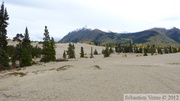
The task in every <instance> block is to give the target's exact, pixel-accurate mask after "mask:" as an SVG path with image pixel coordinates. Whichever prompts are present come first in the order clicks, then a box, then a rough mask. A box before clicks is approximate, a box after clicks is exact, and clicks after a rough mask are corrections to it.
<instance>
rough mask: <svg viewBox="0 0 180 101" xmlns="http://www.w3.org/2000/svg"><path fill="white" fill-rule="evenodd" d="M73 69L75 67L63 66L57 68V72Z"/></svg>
mask: <svg viewBox="0 0 180 101" xmlns="http://www.w3.org/2000/svg"><path fill="white" fill-rule="evenodd" d="M71 67H73V66H72V65H65V66H61V67H59V68H57V69H56V71H62V70H67V69H69V68H71Z"/></svg>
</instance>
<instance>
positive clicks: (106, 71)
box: [0, 44, 180, 101]
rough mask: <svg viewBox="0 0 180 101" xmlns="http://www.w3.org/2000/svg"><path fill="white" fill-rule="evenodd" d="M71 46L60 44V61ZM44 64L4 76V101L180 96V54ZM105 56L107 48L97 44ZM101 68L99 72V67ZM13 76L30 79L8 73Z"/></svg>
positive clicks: (0, 88) (0, 96)
mask: <svg viewBox="0 0 180 101" xmlns="http://www.w3.org/2000/svg"><path fill="white" fill-rule="evenodd" d="M67 45H68V44H58V45H57V49H56V50H57V58H60V57H62V53H63V51H64V50H65V49H66V48H67ZM81 46H83V47H84V49H85V53H87V54H88V53H90V47H92V46H90V45H86V44H76V45H75V47H76V51H77V53H76V54H77V55H76V57H77V58H76V59H71V60H69V61H67V62H50V63H41V64H38V65H34V66H31V67H26V68H25V69H22V70H20V71H9V72H4V73H0V101H123V94H129V93H130V94H174V93H175V94H179V93H180V86H179V85H180V58H179V57H180V53H176V54H167V55H156V56H150V55H149V56H146V57H144V56H139V55H138V57H137V54H127V57H123V56H124V54H112V55H111V56H110V57H108V58H103V56H102V55H97V56H94V58H92V59H90V58H79V57H78V55H79V53H78V52H80V47H81ZM95 48H96V49H97V50H98V52H101V51H102V49H103V47H96V46H93V49H95ZM98 66H99V67H100V68H96V67H98ZM13 72H22V73H26V75H25V76H23V77H20V76H14V75H9V74H10V73H13Z"/></svg>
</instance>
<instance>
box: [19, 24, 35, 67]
mask: <svg viewBox="0 0 180 101" xmlns="http://www.w3.org/2000/svg"><path fill="white" fill-rule="evenodd" d="M31 49H32V46H31V41H30V38H29V33H28V29H27V27H26V29H25V33H24V38H23V40H22V53H21V58H20V66H21V67H24V66H30V65H31V63H32V54H31ZM26 51H27V52H26Z"/></svg>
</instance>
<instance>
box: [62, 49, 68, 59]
mask: <svg viewBox="0 0 180 101" xmlns="http://www.w3.org/2000/svg"><path fill="white" fill-rule="evenodd" d="M63 58H64V59H66V58H67V57H66V51H64V53H63Z"/></svg>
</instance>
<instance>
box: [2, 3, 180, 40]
mask: <svg viewBox="0 0 180 101" xmlns="http://www.w3.org/2000/svg"><path fill="white" fill-rule="evenodd" d="M4 2H5V7H6V8H7V11H8V13H9V17H10V20H9V26H8V28H7V30H8V38H12V37H14V36H15V35H16V34H17V33H24V32H25V28H26V26H27V27H28V30H29V34H30V38H31V40H42V38H43V33H44V27H45V26H47V27H48V29H49V32H50V36H51V37H54V38H55V39H56V40H59V39H61V38H62V37H63V36H65V35H66V34H68V32H70V31H73V30H75V29H78V28H82V27H84V26H87V27H88V28H92V29H94V28H98V29H101V30H103V31H113V32H136V31H141V30H145V29H150V28H153V27H164V28H167V29H170V28H172V27H177V28H180V6H179V5H180V1H179V0H4Z"/></svg>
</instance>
